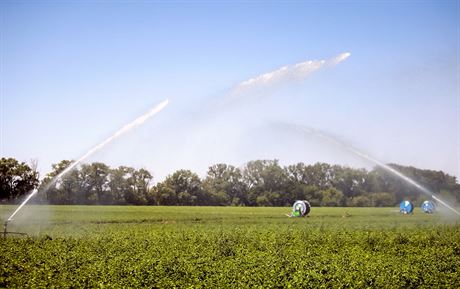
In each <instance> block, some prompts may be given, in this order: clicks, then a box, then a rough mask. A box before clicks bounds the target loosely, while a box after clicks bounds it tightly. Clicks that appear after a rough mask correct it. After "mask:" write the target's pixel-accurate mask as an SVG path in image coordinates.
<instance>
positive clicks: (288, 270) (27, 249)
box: [0, 206, 460, 288]
mask: <svg viewBox="0 0 460 289" xmlns="http://www.w3.org/2000/svg"><path fill="white" fill-rule="evenodd" d="M14 209H15V207H14V206H0V217H1V220H2V221H4V220H6V218H7V217H8V215H9V214H11V212H12V211H13V210H14ZM287 213H290V208H245V207H133V206H123V207H114V206H29V207H26V208H25V209H24V210H23V211H22V212H21V215H20V216H18V218H17V219H16V220H14V221H13V222H11V223H10V224H9V225H8V231H17V232H27V233H28V236H20V235H7V237H6V238H0V260H1V267H0V287H7V288H24V287H32V288H52V287H56V288H68V287H108V288H114V287H131V288H138V287H148V288H152V287H158V288H175V287H176V288H197V287H213V288H247V287H250V288H254V287H258V288H274V287H278V288H290V287H296V288H318V287H325V288H343V287H352V288H365V287H375V288H424V287H425V288H428V287H430V288H433V287H434V288H460V223H459V221H458V219H457V220H455V219H453V218H449V217H445V216H442V215H441V214H434V215H427V214H423V213H422V212H421V211H420V210H419V209H418V210H417V209H416V210H415V212H414V214H413V215H400V214H399V212H398V208H312V211H311V213H310V215H309V217H306V218H288V217H286V216H285V214H287Z"/></svg>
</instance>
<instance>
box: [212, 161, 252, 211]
mask: <svg viewBox="0 0 460 289" xmlns="http://www.w3.org/2000/svg"><path fill="white" fill-rule="evenodd" d="M203 189H204V191H205V192H206V197H207V200H206V204H207V205H216V206H229V205H242V204H244V202H245V194H246V190H247V189H246V185H245V184H244V182H243V180H242V174H241V171H240V169H238V168H235V167H234V166H230V165H226V164H215V165H213V166H211V167H209V169H208V173H207V176H206V178H205V179H204V181H203Z"/></svg>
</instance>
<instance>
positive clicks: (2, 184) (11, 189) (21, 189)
mask: <svg viewBox="0 0 460 289" xmlns="http://www.w3.org/2000/svg"><path fill="white" fill-rule="evenodd" d="M38 183H39V182H38V172H37V171H35V170H33V169H31V168H30V166H29V165H27V164H26V163H24V162H18V161H17V160H16V159H14V158H1V159H0V200H2V201H11V200H15V199H17V198H19V197H21V196H22V195H25V194H27V193H28V192H30V191H32V190H33V189H35V188H37V187H38Z"/></svg>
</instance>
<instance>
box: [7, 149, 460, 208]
mask: <svg viewBox="0 0 460 289" xmlns="http://www.w3.org/2000/svg"><path fill="white" fill-rule="evenodd" d="M70 164H71V161H69V160H63V161H61V162H59V163H58V164H54V165H53V166H52V172H51V173H49V174H48V175H46V176H45V178H44V179H43V180H42V182H39V180H38V173H37V172H36V171H34V170H33V169H31V168H30V167H29V166H28V165H27V164H25V163H19V162H18V161H16V160H14V159H11V158H9V159H6V158H2V159H1V162H0V174H1V175H0V182H1V184H0V185H1V189H2V191H1V195H0V200H2V201H3V202H12V201H15V200H17V199H18V198H20V197H21V196H22V195H24V194H25V193H27V192H28V191H30V190H31V189H33V188H38V189H39V193H38V194H37V197H35V200H34V201H35V202H37V203H48V204H85V205H182V206H194V205H204V206H289V205H291V204H292V203H293V202H294V201H295V200H298V199H303V200H308V201H309V202H310V203H311V205H312V206H357V207H369V206H375V207H383V206H395V205H397V204H398V203H399V202H400V201H401V200H403V199H409V200H412V201H414V202H415V203H416V204H419V203H421V202H422V201H423V200H425V199H428V196H426V195H424V194H423V193H422V192H421V191H420V190H418V189H417V188H415V187H414V186H413V185H411V184H409V183H407V182H405V181H404V180H402V179H400V178H398V177H396V176H394V175H393V174H391V173H390V172H388V171H386V170H384V169H382V168H380V167H375V168H373V169H372V170H370V171H368V170H365V169H355V168H350V167H346V166H340V165H331V164H327V163H316V164H311V165H307V164H304V163H297V164H293V165H288V166H281V165H280V164H279V161H278V160H254V161H250V162H248V163H247V164H246V165H245V166H243V167H241V168H238V167H235V166H232V165H228V164H215V165H212V166H211V167H209V169H208V171H207V174H206V176H205V177H204V178H200V177H199V176H198V175H197V174H196V173H194V172H192V171H190V170H177V171H175V172H174V173H172V174H170V175H169V176H167V177H166V178H165V179H164V180H163V181H161V182H158V183H156V184H153V176H152V174H151V173H150V172H149V171H148V170H146V169H142V168H141V169H135V168H132V167H127V166H120V167H118V168H111V167H109V166H108V165H106V164H104V163H101V162H94V163H91V164H83V165H81V166H79V167H78V168H76V169H74V170H72V171H70V172H69V173H67V174H66V175H64V176H63V177H62V178H60V179H58V180H57V181H54V182H52V180H53V179H54V178H55V176H57V175H58V174H59V173H60V172H62V171H63V170H64V169H65V168H66V167H68V166H69V165H70ZM390 166H391V167H392V168H394V169H395V170H397V171H399V172H401V173H403V174H404V175H406V176H408V177H409V178H411V179H413V180H414V181H416V182H418V183H419V184H420V185H422V186H423V187H425V188H427V189H428V190H430V191H431V192H433V193H435V194H437V195H440V196H441V197H444V198H445V199H449V200H453V201H455V202H460V184H458V183H457V180H456V178H455V177H453V176H450V175H448V174H445V173H444V172H442V171H433V170H422V169H418V168H414V167H411V166H401V165H396V164H390Z"/></svg>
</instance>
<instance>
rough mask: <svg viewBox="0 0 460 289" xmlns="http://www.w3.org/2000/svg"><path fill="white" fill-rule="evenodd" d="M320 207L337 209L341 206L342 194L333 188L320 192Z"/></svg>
mask: <svg viewBox="0 0 460 289" xmlns="http://www.w3.org/2000/svg"><path fill="white" fill-rule="evenodd" d="M322 195H323V198H322V200H321V206H326V207H338V206H342V205H343V193H342V192H341V191H339V190H337V189H335V188H329V189H326V190H324V191H322Z"/></svg>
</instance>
